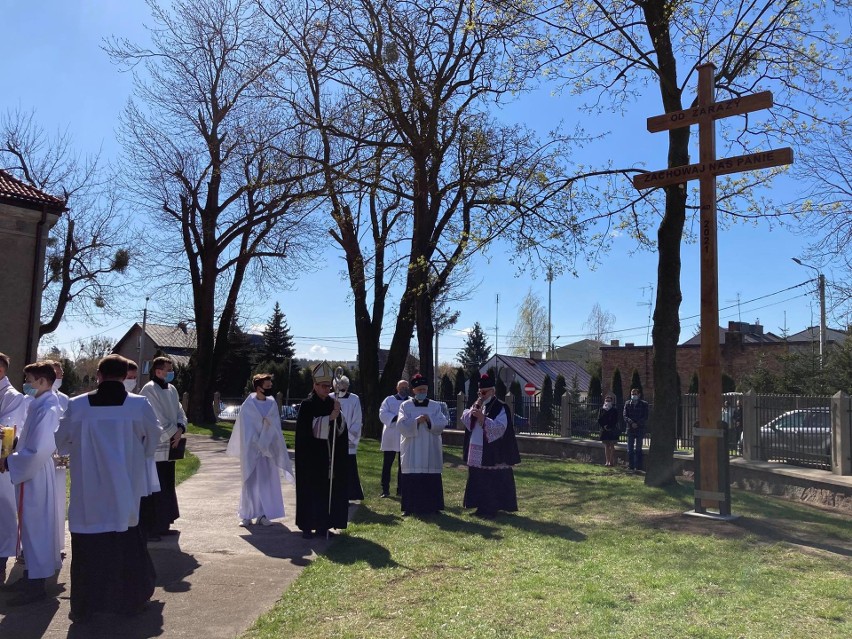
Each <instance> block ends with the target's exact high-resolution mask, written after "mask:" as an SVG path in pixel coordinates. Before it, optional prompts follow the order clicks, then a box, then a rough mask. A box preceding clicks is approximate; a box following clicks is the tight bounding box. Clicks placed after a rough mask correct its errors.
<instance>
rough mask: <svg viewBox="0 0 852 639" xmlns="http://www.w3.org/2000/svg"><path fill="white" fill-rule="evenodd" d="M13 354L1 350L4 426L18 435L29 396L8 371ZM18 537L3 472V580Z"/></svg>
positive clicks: (0, 520) (10, 491)
mask: <svg viewBox="0 0 852 639" xmlns="http://www.w3.org/2000/svg"><path fill="white" fill-rule="evenodd" d="M8 370H9V356H8V355H6V354H5V353H0V428H3V427H5V428H12V429H14V430H15V434H16V435H17V433H18V432H20V430H21V428H23V426H24V421H26V419H27V407H28V406H29V399H30V398H29V397H27V396H26V395H24V394H22V393H19V392H18V391H17V390H15V387H14V386H12V383H11V382H10V381H9V378H8V377H6V372H7V371H8ZM17 540H18V507H17V502H16V500H15V488H14V487H13V486H12V480H11V479H10V478H9V473H3V474H0V584H2V583H3V582H4V581H5V580H6V566H7V563H8V560H9V557H14V556H15V546H16V545H17Z"/></svg>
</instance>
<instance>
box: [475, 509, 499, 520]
mask: <svg viewBox="0 0 852 639" xmlns="http://www.w3.org/2000/svg"><path fill="white" fill-rule="evenodd" d="M473 515H474V517H480V518H481V519H494V518H495V517H496V516H497V513H495V512H491V511H490V510H482V509H481V508H477V509H476V512H475V513H473Z"/></svg>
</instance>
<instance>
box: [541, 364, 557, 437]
mask: <svg viewBox="0 0 852 639" xmlns="http://www.w3.org/2000/svg"><path fill="white" fill-rule="evenodd" d="M552 421H553V382H551V381H550V375H545V377H544V383H543V384H542V385H541V397H540V398H539V408H538V425H539V428H540V429H541V430H543V431H545V432H550V427H551V422H552Z"/></svg>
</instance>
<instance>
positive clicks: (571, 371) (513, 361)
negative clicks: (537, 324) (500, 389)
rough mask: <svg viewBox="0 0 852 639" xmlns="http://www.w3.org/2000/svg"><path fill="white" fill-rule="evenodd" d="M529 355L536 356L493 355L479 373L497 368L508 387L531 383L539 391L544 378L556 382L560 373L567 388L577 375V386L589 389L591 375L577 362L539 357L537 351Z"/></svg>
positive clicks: (582, 389) (586, 390)
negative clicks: (516, 383) (512, 384)
mask: <svg viewBox="0 0 852 639" xmlns="http://www.w3.org/2000/svg"><path fill="white" fill-rule="evenodd" d="M531 355H535V356H537V357H518V356H516V355H493V356H492V357H491V358H490V359H489V360H488V361H487V362H485V364H484V365H483V366H482V368H480V369H479V372H480V374H482V373H487V372H488V371H489V370H490V369H492V368H494V369H496V370H497V374H498V376H499V377H500V379H502V380H503V383H504V384H506V388H508V387H509V386H510V385H511V383H512V382H515V381H517V382H518V383H519V384H520V385H521V388H523V387H524V386H526V385H527V384H528V383H531V384H532V385H533V386H535V388H536V390H537V391H541V389H542V386H543V385H544V378H545V377H550V381H551V383H555V382H556V377H557V376H558V375H562V377H564V378H565V383H566V384H567V385H568V388H571V383H572V380H573V379H574V376H576V377H577V387H578V388H579V389H580V392H581V393H583V394H585V393H587V392H588V391H589V382H590V381H591V379H592V376H591V375H589V373H588V372H587V371H586V369H585V368H583V367H582V366H580V365H579V364H578V363H577V362H573V361H563V360H552V359H550V360H545V359H541V357H540V355H539V353H538V352H537V351H536V352H533V353H531Z"/></svg>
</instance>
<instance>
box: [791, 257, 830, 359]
mask: <svg viewBox="0 0 852 639" xmlns="http://www.w3.org/2000/svg"><path fill="white" fill-rule="evenodd" d="M791 259H792V260H793V261H794V262H795V263H796V264H798V265H799V266H804V267H806V268H810V269H813V270H815V271H816V273H817V282H819V367H820V368H822V367H823V366H825V337H826V325H825V275H823V274H822V272H820V270H819V269H818V268H817V267H816V266H812V265H810V264H805V263H804V262H803V261H802V260H800V259H799V258H798V257H794V258H791Z"/></svg>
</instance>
